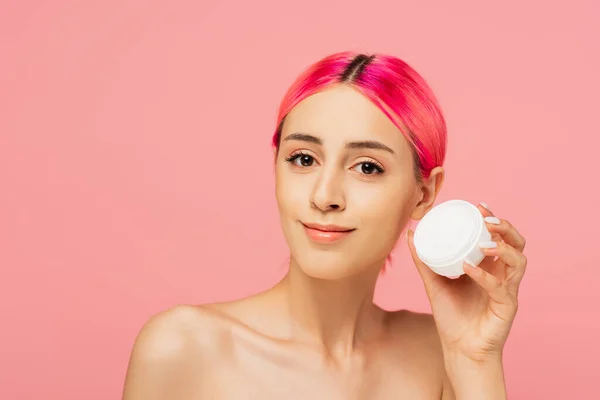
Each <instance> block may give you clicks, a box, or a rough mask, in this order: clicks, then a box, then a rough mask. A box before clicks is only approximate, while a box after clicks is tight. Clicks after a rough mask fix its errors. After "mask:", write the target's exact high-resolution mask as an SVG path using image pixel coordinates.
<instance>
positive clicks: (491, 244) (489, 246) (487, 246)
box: [479, 242, 498, 249]
mask: <svg viewBox="0 0 600 400" xmlns="http://www.w3.org/2000/svg"><path fill="white" fill-rule="evenodd" d="M479 247H481V248H482V249H493V248H494V247H498V243H496V242H481V243H479Z"/></svg>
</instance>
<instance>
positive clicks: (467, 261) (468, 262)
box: [465, 260, 477, 268]
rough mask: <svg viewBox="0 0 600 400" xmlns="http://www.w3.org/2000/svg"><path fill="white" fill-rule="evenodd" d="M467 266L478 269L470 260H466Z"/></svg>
mask: <svg viewBox="0 0 600 400" xmlns="http://www.w3.org/2000/svg"><path fill="white" fill-rule="evenodd" d="M465 264H467V265H468V266H469V267H473V268H477V265H475V264H473V263H472V262H471V261H469V260H465Z"/></svg>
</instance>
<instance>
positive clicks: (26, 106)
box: [0, 0, 600, 399]
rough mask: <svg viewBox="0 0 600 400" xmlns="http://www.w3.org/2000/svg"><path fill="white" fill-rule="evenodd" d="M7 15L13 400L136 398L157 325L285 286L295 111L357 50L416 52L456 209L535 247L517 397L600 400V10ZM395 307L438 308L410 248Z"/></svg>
mask: <svg viewBox="0 0 600 400" xmlns="http://www.w3.org/2000/svg"><path fill="white" fill-rule="evenodd" d="M200 3H202V4H200ZM484 3H485V4H484ZM0 7H1V8H0V50H1V53H0V54H1V60H0V190H1V193H0V268H1V273H2V274H1V279H0V324H1V327H0V398H2V399H33V398H44V399H116V398H120V396H121V390H122V387H123V380H124V375H125V371H126V368H127V362H128V357H129V352H130V350H131V346H132V343H133V340H134V338H135V336H136V334H137V332H138V330H139V328H140V327H141V326H142V324H143V323H144V321H145V320H146V319H147V318H148V317H150V315H152V314H154V313H156V312H158V311H160V310H163V309H165V308H168V307H171V306H173V305H175V304H178V303H204V302H212V301H222V300H228V299H234V298H238V297H242V296H246V295H249V294H252V293H254V292H256V291H259V290H262V289H264V288H266V287H268V286H270V285H273V284H274V283H275V282H276V280H278V279H279V278H280V277H281V276H282V274H284V273H285V262H286V256H287V254H286V247H285V242H284V240H283V237H282V234H281V232H280V230H279V222H278V216H277V210H276V204H275V200H274V191H273V168H272V165H271V162H272V158H271V154H270V139H271V134H272V130H273V128H274V126H273V124H274V118H275V112H276V106H277V103H278V101H279V100H280V98H281V96H282V95H283V92H284V90H285V89H286V88H287V85H289V84H290V83H291V81H292V79H293V78H295V77H296V75H297V74H298V73H299V72H300V71H301V69H303V68H304V67H305V66H306V65H308V64H309V63H311V62H313V61H316V60H317V59H318V58H320V57H322V56H324V55H326V54H328V53H330V52H335V51H340V50H346V49H350V50H366V51H382V52H389V53H391V54H394V55H397V56H399V57H401V58H403V59H405V60H406V61H407V62H409V63H410V64H411V65H413V66H414V67H415V68H416V69H417V70H418V71H419V72H420V73H421V74H422V75H423V76H424V77H425V78H426V79H427V80H428V81H429V83H430V84H431V86H432V87H433V88H434V90H435V92H436V93H437V94H438V96H439V99H440V102H441V104H442V107H443V109H444V112H445V114H446V116H447V120H448V124H449V129H450V144H449V153H448V163H447V165H446V167H447V171H448V178H447V181H446V184H445V187H444V189H443V191H442V193H441V197H440V198H439V201H443V200H447V199H450V198H463V199H465V200H469V201H472V202H478V201H484V202H486V203H488V204H489V205H490V206H491V207H492V209H493V210H494V211H495V212H496V214H497V215H498V216H500V217H502V218H507V219H509V220H511V221H512V222H513V223H514V224H515V225H516V226H517V227H518V228H519V229H520V230H521V232H522V233H523V234H524V235H525V236H526V237H527V239H528V246H527V249H526V254H527V255H528V257H529V269H528V273H527V275H526V277H525V280H524V282H523V284H522V289H521V308H520V311H519V314H518V316H517V320H516V321H515V325H514V328H513V331H512V335H511V337H510V339H509V342H508V343H507V346H506V357H505V367H506V377H507V385H508V390H509V395H510V398H512V399H563V398H569V399H576V398H577V399H583V398H586V399H588V398H592V397H595V396H598V393H599V390H598V381H597V379H598V376H599V373H600V369H599V367H598V360H600V350H599V347H598V345H597V342H598V339H599V338H600V323H599V322H598V317H599V315H600V314H599V312H598V305H599V304H600V302H599V300H600V286H599V285H598V281H599V279H600V272H599V271H600V270H599V269H598V263H599V261H600V257H599V256H598V248H599V246H598V244H597V237H598V230H597V229H598V222H599V218H598V203H599V202H600V195H599V191H598V182H600V179H599V178H598V150H597V149H598V146H599V145H600V129H599V128H598V126H599V121H598V115H599V111H598V106H599V100H598V93H599V92H600V80H599V78H598V75H599V71H600V46H599V42H600V40H599V38H600V32H599V28H598V26H599V25H600V23H599V19H600V18H599V17H600V10H599V9H600V6H599V3H598V2H597V1H595V0H589V1H585V0H571V1H569V2H549V1H527V2H521V1H516V0H511V1H505V2H501V3H488V2H481V1H451V2H449V1H435V2H432V1H411V2H408V1H387V2H384V1H374V0H371V1H368V2H367V3H361V4H360V5H357V6H355V5H349V3H348V2H347V1H323V0H319V1H313V0H303V1H302V2H299V1H297V2H283V1H270V2H266V1H252V2H250V1H248V2H246V1H241V0H240V1H237V2H231V1H216V0H214V1H204V2H198V1H169V2H167V1H162V2H160V1H123V0H120V1H106V0H105V1H96V2H91V1H83V2H81V1H78V2H77V1H69V2H67V1H62V2H59V1H37V2H35V1H23V0H21V1H12V2H8V1H3V2H2V3H1V6H0ZM263 7H264V8H263ZM376 300H377V303H378V304H380V305H381V306H382V307H385V308H388V309H396V308H401V307H402V308H411V309H414V310H418V311H428V310H429V308H428V303H427V299H426V297H425V294H424V291H423V288H422V284H421V282H420V281H419V278H418V275H417V273H416V271H415V269H414V266H413V265H412V264H411V263H410V261H409V257H408V254H407V251H406V247H405V245H404V244H403V245H402V246H401V247H399V250H398V254H397V255H396V263H395V265H394V267H393V269H392V270H391V271H390V272H389V273H388V274H387V275H386V276H385V277H384V278H383V279H382V280H381V281H380V284H379V287H378V291H377V298H376Z"/></svg>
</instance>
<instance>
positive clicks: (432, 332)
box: [390, 310, 454, 400]
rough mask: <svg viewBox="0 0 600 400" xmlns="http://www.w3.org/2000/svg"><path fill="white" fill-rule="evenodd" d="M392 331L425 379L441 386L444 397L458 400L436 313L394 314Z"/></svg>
mask: <svg viewBox="0 0 600 400" xmlns="http://www.w3.org/2000/svg"><path fill="white" fill-rule="evenodd" d="M390 333H391V335H392V337H393V339H394V341H395V343H396V346H397V347H398V348H399V349H400V350H399V351H401V353H402V354H403V355H404V356H407V357H408V358H409V359H410V364H411V366H412V367H417V368H420V371H422V373H423V374H426V376H423V377H422V378H423V379H424V381H428V382H431V383H432V384H435V385H437V386H438V388H439V392H440V397H441V398H442V399H444V400H450V399H454V393H453V391H452V387H451V385H450V382H449V380H448V376H447V374H446V368H445V364H444V353H443V351H442V345H441V342H440V336H439V333H438V330H437V326H436V323H435V319H434V318H433V315H431V314H427V313H418V312H412V311H408V310H402V311H395V312H392V313H390Z"/></svg>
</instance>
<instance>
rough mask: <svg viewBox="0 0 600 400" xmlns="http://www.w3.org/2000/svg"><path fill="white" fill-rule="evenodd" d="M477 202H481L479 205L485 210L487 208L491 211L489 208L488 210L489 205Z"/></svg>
mask: <svg viewBox="0 0 600 400" xmlns="http://www.w3.org/2000/svg"><path fill="white" fill-rule="evenodd" d="M479 204H481V206H482V207H483V208H485V209H486V210H488V211H491V210H490V207H489V206H488V205H487V204H485V203H484V202H483V201H482V202H480V203H479Z"/></svg>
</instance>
